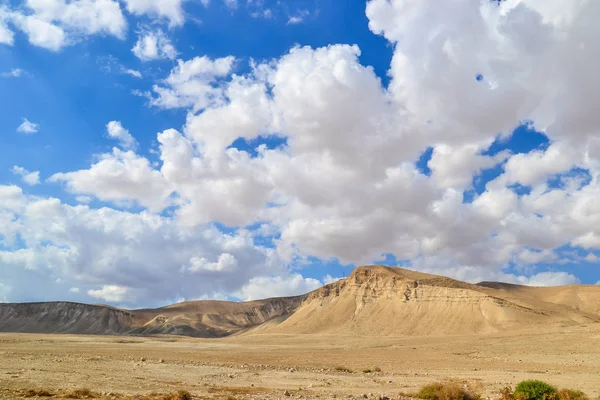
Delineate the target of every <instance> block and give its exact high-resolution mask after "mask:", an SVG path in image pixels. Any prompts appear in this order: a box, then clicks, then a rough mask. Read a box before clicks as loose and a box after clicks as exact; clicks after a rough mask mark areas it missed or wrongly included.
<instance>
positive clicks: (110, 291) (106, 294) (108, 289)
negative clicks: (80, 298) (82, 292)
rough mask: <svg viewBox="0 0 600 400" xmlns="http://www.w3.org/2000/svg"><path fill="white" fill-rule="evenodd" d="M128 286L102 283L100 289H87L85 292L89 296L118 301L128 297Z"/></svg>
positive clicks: (113, 301)
mask: <svg viewBox="0 0 600 400" xmlns="http://www.w3.org/2000/svg"><path fill="white" fill-rule="evenodd" d="M128 292H129V288H126V287H123V286H118V285H104V286H102V288H101V289H97V290H92V289H90V290H88V292H87V294H88V295H89V296H91V297H94V298H97V299H100V300H104V301H108V302H112V303H120V302H123V301H125V300H126V299H127V298H128Z"/></svg>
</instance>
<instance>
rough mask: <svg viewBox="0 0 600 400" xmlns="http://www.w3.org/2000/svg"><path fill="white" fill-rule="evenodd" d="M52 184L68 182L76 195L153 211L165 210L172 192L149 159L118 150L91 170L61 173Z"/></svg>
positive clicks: (67, 184) (114, 150) (53, 177)
mask: <svg viewBox="0 0 600 400" xmlns="http://www.w3.org/2000/svg"><path fill="white" fill-rule="evenodd" d="M49 181H50V182H65V184H66V187H67V189H68V190H69V191H70V192H72V193H76V194H84V195H93V196H95V197H96V198H98V199H100V200H103V201H113V202H116V203H117V204H121V205H126V202H127V201H133V202H136V203H138V204H140V205H142V206H144V207H147V208H148V209H150V210H152V211H160V210H162V209H164V208H165V207H166V206H167V205H168V204H169V196H170V194H171V192H172V189H170V184H168V183H167V182H166V181H165V180H164V179H163V177H162V176H161V174H160V172H159V171H156V170H154V169H152V167H151V166H150V162H149V161H148V160H147V159H146V158H143V157H140V156H138V155H137V154H135V153H134V152H133V151H131V150H130V151H123V150H119V149H117V148H115V149H113V152H112V153H108V154H103V155H102V156H101V157H100V160H99V161H98V162H97V163H95V164H94V165H92V166H91V167H90V169H87V170H79V171H74V172H67V173H57V174H54V175H52V176H51V177H50V178H49Z"/></svg>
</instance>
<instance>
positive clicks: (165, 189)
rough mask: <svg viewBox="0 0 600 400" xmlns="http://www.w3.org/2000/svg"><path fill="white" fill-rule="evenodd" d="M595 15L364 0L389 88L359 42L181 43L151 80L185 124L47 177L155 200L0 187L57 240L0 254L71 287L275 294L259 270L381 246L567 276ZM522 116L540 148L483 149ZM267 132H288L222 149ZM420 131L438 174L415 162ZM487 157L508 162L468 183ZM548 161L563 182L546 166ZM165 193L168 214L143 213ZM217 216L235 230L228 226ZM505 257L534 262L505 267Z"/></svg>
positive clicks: (590, 151)
mask: <svg viewBox="0 0 600 400" xmlns="http://www.w3.org/2000/svg"><path fill="white" fill-rule="evenodd" d="M136 4H137V5H132V2H131V1H130V2H128V7H135V8H136V9H137V10H138V11H135V12H139V13H150V14H155V15H157V16H159V17H163V18H167V19H169V20H170V21H171V23H172V24H173V23H179V22H178V21H183V16H182V17H181V18H182V19H179V17H178V15H179V14H178V11H177V10H180V6H181V3H180V2H173V3H160V4H159V3H156V4H155V3H152V4H150V2H142V1H141V0H139V3H136ZM168 5H170V6H171V7H170V8H169V7H167V6H168ZM157 7H166V8H165V9H160V10H162V11H160V10H159V9H158V8H157ZM555 7H557V8H555ZM556 9H558V10H560V12H556ZM165 10H171V11H165ZM173 10H176V11H173ZM132 12H133V11H132ZM599 13H600V2H591V1H588V2H569V3H568V4H567V3H565V2H561V1H559V0H552V1H549V2H546V3H544V4H542V3H541V2H538V1H533V0H523V1H504V2H500V4H498V2H479V1H475V0H474V1H463V2H439V1H436V0H422V1H419V2H412V3H407V2H401V1H391V2H390V1H388V0H370V1H369V2H368V4H367V16H368V18H369V27H370V29H371V30H372V31H373V32H374V33H376V34H381V35H383V36H384V37H385V38H387V40H388V41H390V43H391V45H392V46H391V47H392V48H393V52H394V53H393V58H392V62H391V64H390V68H389V74H390V79H391V81H390V84H389V87H384V86H383V84H382V82H381V80H380V79H379V77H378V76H377V75H376V74H375V72H374V70H373V69H372V68H370V67H367V66H364V65H362V64H361V63H360V59H359V58H360V49H359V48H358V47H357V46H347V45H330V46H327V47H323V48H318V49H313V48H309V47H297V48H293V49H292V50H291V51H290V52H289V53H287V54H284V55H282V56H281V57H279V58H277V59H273V60H268V61H264V62H252V63H251V69H250V71H249V72H248V73H246V74H243V75H235V74H233V71H234V68H235V65H236V59H235V58H234V57H233V56H231V57H223V58H219V59H211V58H208V57H205V56H204V57H201V56H199V57H195V58H193V59H191V60H187V61H183V60H178V61H177V66H175V68H173V70H172V71H171V72H170V74H169V75H168V76H167V77H166V78H165V79H164V80H161V81H159V82H158V83H157V84H156V85H155V86H154V87H153V88H152V90H151V91H150V92H147V93H145V94H144V95H145V96H147V97H148V98H149V102H150V104H151V105H153V106H155V107H157V108H162V109H172V108H183V109H184V110H185V111H187V113H188V114H187V118H186V122H185V125H184V126H183V128H182V129H181V130H180V131H176V130H175V129H168V130H166V131H164V132H161V133H159V134H158V135H157V141H158V143H159V148H158V149H157V153H158V154H157V155H158V157H159V158H160V162H158V163H156V164H155V163H154V162H152V161H150V159H148V158H146V157H145V156H143V155H141V154H136V153H135V152H133V151H123V150H119V149H114V150H113V151H112V153H108V154H103V155H100V156H99V157H98V159H97V160H95V161H94V162H93V163H92V165H90V166H89V168H84V169H81V170H78V171H66V172H62V173H59V174H55V175H54V176H53V177H52V178H51V181H61V182H65V186H66V188H67V189H68V190H69V191H70V192H73V193H75V194H76V195H86V196H94V198H97V199H99V200H101V201H109V202H113V203H115V204H116V205H117V206H119V207H126V206H128V205H132V204H137V205H140V206H142V207H144V208H145V209H146V210H144V211H143V212H141V213H138V214H134V213H125V212H120V211H115V210H114V209H111V208H109V207H104V208H101V209H99V210H94V209H90V208H88V207H87V206H83V205H79V206H76V207H68V206H65V205H62V204H60V202H59V203H58V204H56V201H51V200H49V199H36V200H35V201H32V200H31V199H29V198H26V197H25V196H24V195H23V194H22V192H21V191H19V190H16V189H15V188H14V187H9V188H7V189H5V190H4V193H3V194H2V192H1V191H0V204H2V203H4V204H6V205H7V206H6V207H10V210H11V211H10V213H15V212H17V211H18V212H19V213H21V214H24V215H26V216H27V218H13V217H12V214H11V215H10V218H9V217H7V215H8V214H9V212H8V211H6V212H5V215H4V216H0V218H2V222H3V223H2V224H0V230H2V232H6V233H5V234H4V235H5V237H8V238H9V239H5V240H8V241H10V240H14V239H10V238H14V237H15V235H16V233H15V232H19V233H20V232H21V231H23V230H25V231H26V232H25V233H26V237H27V238H28V240H30V241H31V242H32V243H33V244H34V245H35V243H39V242H40V241H41V240H49V239H48V237H50V238H52V239H53V240H55V241H56V242H57V243H60V245H57V246H56V248H52V247H50V248H47V247H43V246H40V247H39V248H38V247H35V246H34V245H33V246H32V247H28V248H27V249H20V250H15V251H11V252H10V254H7V253H3V255H2V257H3V259H4V260H6V261H4V262H6V263H10V265H21V266H22V267H23V269H28V270H32V271H33V270H35V271H39V270H44V268H46V269H47V268H48V267H47V265H52V266H53V268H52V273H55V274H59V272H60V271H63V270H64V271H66V272H65V273H64V274H62V273H61V274H60V275H61V277H62V278H63V279H65V276H67V272H68V273H70V274H72V276H76V277H78V278H76V279H77V280H78V281H77V282H72V283H71V282H69V286H74V287H81V288H82V293H87V291H88V290H96V291H97V290H101V288H102V287H103V286H105V285H106V286H110V285H117V286H119V287H127V288H131V291H130V292H128V294H129V295H131V299H132V300H128V301H132V302H139V301H149V299H151V298H152V295H151V294H149V292H147V291H145V289H144V287H143V286H141V284H147V286H148V287H150V286H152V285H153V284H156V282H159V281H160V282H161V284H162V283H163V281H165V280H166V282H167V284H166V293H167V295H166V296H165V297H166V298H169V299H172V298H177V297H184V298H193V297H200V296H202V295H212V294H214V293H227V294H231V293H238V294H239V297H240V298H256V297H259V296H260V297H263V296H262V295H264V294H267V295H269V294H271V295H275V294H279V292H277V293H275V292H273V293H271V292H265V290H266V289H264V288H266V287H275V288H281V290H282V292H281V293H283V292H285V293H286V294H289V293H292V292H296V291H300V290H301V289H302V290H306V289H309V288H312V287H314V286H316V285H317V282H318V281H316V280H310V279H307V278H305V277H302V276H300V275H294V274H292V273H290V272H289V270H288V268H286V266H285V265H286V264H289V265H294V264H295V263H302V262H306V261H307V260H310V258H311V257H316V258H319V259H322V260H329V259H332V258H333V259H338V260H339V261H341V262H342V263H348V264H350V263H369V262H372V261H373V260H374V259H380V258H381V255H382V254H387V253H392V254H394V255H395V256H396V258H397V259H399V260H406V261H405V262H407V263H410V264H411V265H412V266H413V267H414V268H416V269H419V270H423V271H429V272H436V273H442V274H446V275H450V276H454V277H457V278H459V279H465V280H469V281H474V280H476V279H479V280H507V281H510V282H515V283H522V284H537V285H547V284H553V285H554V284H567V283H574V282H577V278H576V277H575V276H573V275H572V274H569V273H566V272H561V271H556V270H554V268H555V266H556V265H562V263H564V262H566V261H568V260H569V259H570V257H571V256H569V255H566V253H565V251H564V248H565V247H566V246H569V245H570V246H572V247H574V248H575V250H576V251H581V249H582V248H584V249H590V250H599V249H600V239H599V238H600V230H599V228H598V227H599V226H600V202H599V201H598V199H600V161H599V160H600V141H599V140H598V139H597V138H598V136H599V134H600V132H599V131H598V127H599V126H600V113H598V112H597V109H598V107H599V106H600V103H599V101H598V96H597V95H596V94H597V93H600V83H599V82H600V80H598V79H596V75H597V71H596V69H595V68H594V66H595V65H597V64H598V63H597V62H595V61H600V60H598V55H599V54H600V42H599V41H598V40H597V37H598V36H599V35H600V25H598V24H597V23H596V21H595V19H594V18H593V16H594V15H598V14H599ZM36 15H37V14H36ZM36 18H42V17H40V16H38V17H36ZM157 43H158V41H157ZM158 47H159V46H158V44H157V48H158ZM157 51H158V50H157ZM540 65H543V66H544V68H540ZM240 70H243V69H242V68H240ZM140 93H141V92H140ZM523 120H531V121H533V123H532V126H533V127H535V128H536V129H538V130H542V131H543V132H544V133H545V134H546V135H547V137H548V139H549V142H550V144H549V146H548V147H547V148H545V149H538V150H536V151H534V152H530V153H527V154H510V153H508V152H501V153H500V154H494V155H491V154H488V152H487V149H488V147H489V145H490V144H491V143H492V142H493V141H494V140H495V139H496V137H497V135H498V134H499V133H500V134H501V135H503V136H507V135H508V134H509V133H510V132H511V131H512V130H513V129H514V128H515V127H517V126H518V125H519V123H520V121H523ZM269 135H274V136H277V137H278V138H281V139H283V140H284V141H285V145H282V146H279V147H277V148H268V147H267V145H262V146H258V147H256V148H254V149H252V150H253V151H252V152H247V151H242V150H238V149H236V148H232V147H231V145H232V143H234V142H235V141H236V139H238V138H241V139H243V140H245V141H246V142H247V143H248V144H249V145H251V143H253V142H254V141H257V140H258V141H262V139H264V137H266V136H269ZM267 142H270V140H267ZM428 148H432V149H433V151H432V156H431V160H429V163H428V166H429V168H430V170H431V175H430V176H427V175H425V174H423V173H421V172H420V171H419V170H418V169H417V168H416V166H415V161H416V160H418V159H419V157H420V156H421V154H422V153H423V152H424V151H425V150H426V149H428ZM573 167H579V168H580V169H585V170H586V172H585V173H573V172H571V173H569V171H571V170H572V168H573ZM488 168H497V171H498V173H499V176H497V177H496V178H495V179H494V180H493V181H491V182H488V183H487V184H486V185H485V187H481V186H483V185H478V187H477V188H476V189H477V192H474V191H473V192H467V193H465V192H466V191H467V190H470V189H472V188H471V186H472V182H473V179H474V177H476V176H478V175H479V174H481V173H482V171H485V170H486V169H488ZM557 175H562V178H561V184H560V185H553V184H550V183H549V180H551V179H552V178H556V176H557ZM515 184H521V185H523V186H527V192H526V193H525V194H524V193H516V189H515V188H514V186H513V185H515ZM467 195H468V196H467ZM2 196H4V197H2ZM166 207H172V208H170V209H169V213H168V215H169V217H160V216H158V215H155V214H152V213H159V212H162V211H164V210H165V208H166ZM23 209H25V211H23ZM49 209H51V210H52V212H51V211H49ZM36 210H37V211H36ZM33 211H35V213H34V214H35V216H36V218H37V219H36V218H32V217H31V216H30V215H29V213H30V212H33ZM42 211H43V213H42ZM171 211H172V214H171ZM40 213H41V214H43V218H42V217H40V216H38V215H39V214H40ZM51 215H59V217H56V218H52V217H51ZM65 215H66V217H65ZM171 215H172V217H171ZM36 221H41V222H36ZM49 221H51V222H49ZM81 221H83V222H81ZM123 221H126V222H123ZM212 223H220V224H223V225H225V226H228V227H231V228H232V229H234V230H235V232H236V234H235V235H232V236H231V238H228V239H223V234H222V233H220V232H218V231H217V230H216V229H214V228H210V226H211V224H212ZM37 224H41V227H40V226H38V225H37ZM69 224H71V225H69ZM256 224H259V225H264V226H267V227H268V229H266V228H265V229H264V230H261V229H260V228H259V229H255V231H260V232H264V234H265V235H268V236H269V237H275V239H274V240H273V243H274V246H275V248H274V249H271V248H267V247H261V246H257V245H256V244H255V243H254V240H256V241H257V242H258V241H259V239H263V240H264V238H262V237H261V236H260V235H261V233H258V232H248V231H246V230H245V228H244V227H246V229H250V227H253V226H256ZM240 227H241V228H240ZM34 228H35V229H34ZM117 229H118V230H117ZM82 230H83V232H84V235H83V236H82V234H81V233H80V231H82ZM63 235H64V236H63ZM98 237H99V239H98ZM74 238H77V241H75V239H74ZM80 238H81V239H80ZM92 238H93V239H92ZM86 240H89V242H87V241H86ZM117 240H119V242H116V241H117ZM198 241H199V243H197V242H198ZM224 242H227V243H228V244H225V243H224ZM232 242H234V243H235V245H234V244H232ZM44 243H45V242H44ZM123 243H125V244H126V245H127V246H126V247H125V245H124V244H123ZM157 243H160V244H162V245H161V246H158V245H157ZM236 246H241V248H242V249H243V251H242V250H240V249H239V248H237V247H236ZM232 247H233V248H232ZM158 248H159V249H160V251H161V252H162V253H160V254H159V250H158ZM67 249H72V250H67ZM238 250H239V251H238ZM249 254H251V255H252V256H251V257H250V256H248V255H249ZM92 256H93V257H94V258H92ZM244 257H246V258H244ZM248 258H251V259H252V261H248ZM90 260H91V261H90ZM514 263H516V264H518V265H523V266H527V271H530V272H528V274H527V275H529V276H525V275H520V274H515V273H507V272H506V268H507V267H508V266H510V265H513V264H514ZM259 264H260V266H258V265H259ZM540 264H554V266H553V267H551V270H550V271H548V268H547V267H542V266H541V265H540ZM87 265H90V267H89V269H87V268H88V267H86V266H87ZM154 265H160V267H161V268H163V266H165V265H166V266H167V267H164V268H165V271H162V270H159V269H158V267H154ZM248 265H251V267H248ZM267 265H268V266H269V267H267ZM45 266H46V267H45ZM91 266H93V269H92V267H91ZM73 269H75V270H76V271H73ZM73 272H75V273H74V274H73ZM167 274H168V276H167ZM165 277H166V278H165ZM207 277H210V282H211V283H213V284H214V285H215V287H211V288H208V287H207V285H206V284H205V283H203V281H202V279H207ZM71 279H72V280H73V279H75V278H71ZM79 280H81V281H79ZM65 282H67V280H65ZM274 282H275V283H277V284H275V285H274V284H273V283H274ZM192 283H193V284H196V286H195V287H196V289H195V290H196V292H194V291H193V290H192V289H190V287H191V286H188V285H191V284H192ZM9 284H10V285H11V287H13V292H11V293H12V294H11V296H14V295H15V293H19V290H20V289H14V287H15V286H16V285H15V284H14V283H13V282H12V281H11V282H9ZM269 285H270V286H269ZM277 290H279V289H277ZM15 291H16V292H15ZM261 294H262V295H261Z"/></svg>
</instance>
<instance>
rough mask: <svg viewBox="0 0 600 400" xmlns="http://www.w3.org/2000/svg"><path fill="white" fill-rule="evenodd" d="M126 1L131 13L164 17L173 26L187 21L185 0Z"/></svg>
mask: <svg viewBox="0 0 600 400" xmlns="http://www.w3.org/2000/svg"><path fill="white" fill-rule="evenodd" d="M125 3H126V5H127V11H129V12H130V13H132V14H136V15H144V14H147V15H149V16H151V17H154V18H164V19H166V20H168V21H169V24H170V25H171V26H176V25H183V23H184V21H185V16H184V13H183V8H182V3H183V0H125Z"/></svg>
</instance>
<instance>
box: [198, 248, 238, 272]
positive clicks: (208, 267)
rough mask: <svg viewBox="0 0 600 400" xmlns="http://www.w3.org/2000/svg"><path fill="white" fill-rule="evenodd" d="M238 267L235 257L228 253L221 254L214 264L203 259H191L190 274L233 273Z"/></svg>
mask: <svg viewBox="0 0 600 400" xmlns="http://www.w3.org/2000/svg"><path fill="white" fill-rule="evenodd" d="M237 267H238V261H237V259H236V258H235V256H233V255H231V254H229V253H223V254H221V255H220V256H219V259H218V260H217V261H216V262H209V261H208V260H206V259H205V258H204V257H192V259H191V260H190V267H189V270H190V272H199V271H214V272H219V271H233V270H235V269H236V268H237Z"/></svg>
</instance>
